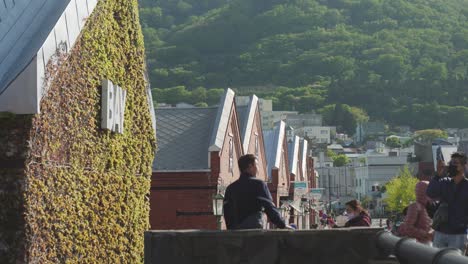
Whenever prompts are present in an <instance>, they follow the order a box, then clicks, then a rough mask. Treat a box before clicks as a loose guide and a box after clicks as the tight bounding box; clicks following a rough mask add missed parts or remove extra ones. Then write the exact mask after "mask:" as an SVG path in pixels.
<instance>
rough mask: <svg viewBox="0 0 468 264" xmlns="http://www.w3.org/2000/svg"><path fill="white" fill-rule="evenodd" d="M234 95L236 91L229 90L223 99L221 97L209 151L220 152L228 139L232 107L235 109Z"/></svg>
mask: <svg viewBox="0 0 468 264" xmlns="http://www.w3.org/2000/svg"><path fill="white" fill-rule="evenodd" d="M234 95H235V93H234V91H233V90H231V89H230V88H228V89H226V91H225V92H224V95H223V97H221V100H220V102H219V107H218V112H217V114H216V121H215V123H214V131H213V133H212V134H211V139H210V145H209V148H208V151H220V150H221V149H222V148H223V144H224V139H225V138H226V132H227V129H228V126H229V120H230V118H229V117H230V115H231V110H232V107H234Z"/></svg>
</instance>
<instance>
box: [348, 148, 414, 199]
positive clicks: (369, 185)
mask: <svg viewBox="0 0 468 264" xmlns="http://www.w3.org/2000/svg"><path fill="white" fill-rule="evenodd" d="M406 165H408V161H407V157H406V156H383V155H371V156H366V165H365V166H362V167H357V168H355V172H356V178H355V182H354V185H355V186H356V197H357V198H358V199H359V200H361V199H363V198H364V197H365V196H368V197H372V196H373V195H374V194H375V193H376V192H378V191H380V189H381V188H382V187H383V186H384V185H385V184H386V183H387V182H389V181H390V180H391V179H393V178H394V177H396V176H397V175H398V173H399V172H400V170H401V169H402V168H403V167H404V166H406Z"/></svg>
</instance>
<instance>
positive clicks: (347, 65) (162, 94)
mask: <svg viewBox="0 0 468 264" xmlns="http://www.w3.org/2000/svg"><path fill="white" fill-rule="evenodd" d="M140 9H141V10H140V11H141V13H140V16H141V21H142V24H143V28H144V34H145V42H146V52H147V60H148V66H149V74H150V78H151V81H152V85H153V87H157V88H160V89H155V90H154V93H155V100H157V101H160V102H161V101H169V100H173V101H187V102H191V103H200V105H204V104H205V103H207V104H211V103H214V102H215V101H216V100H214V101H213V98H216V95H217V94H219V88H224V87H228V86H229V87H233V88H236V89H237V90H238V91H239V92H241V93H246V94H247V93H253V92H255V93H256V94H258V95H261V96H264V97H269V98H272V99H273V100H274V106H275V108H276V109H277V110H281V109H284V110H292V109H295V110H299V111H301V112H308V111H312V110H314V111H319V109H322V111H324V109H325V110H326V109H330V107H331V106H330V105H333V104H338V105H340V104H347V105H349V106H353V107H359V108H362V109H364V110H365V111H367V113H368V114H369V116H370V118H371V119H374V120H384V121H387V122H389V123H391V124H398V125H411V126H412V127H414V128H430V127H468V108H467V106H468V0H328V1H327V0H255V1H252V0H180V1H178V0H140ZM177 86H179V87H177ZM180 86H183V87H180ZM174 87H175V88H174ZM162 88H164V89H162ZM167 88H172V89H169V90H167ZM212 88H218V90H210V89H212ZM327 107H328V108H327ZM328 121H329V122H333V120H328ZM335 125H336V124H335Z"/></svg>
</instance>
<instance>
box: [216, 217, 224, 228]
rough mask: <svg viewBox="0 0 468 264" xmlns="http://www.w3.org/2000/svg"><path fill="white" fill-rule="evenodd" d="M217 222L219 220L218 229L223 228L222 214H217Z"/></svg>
mask: <svg viewBox="0 0 468 264" xmlns="http://www.w3.org/2000/svg"><path fill="white" fill-rule="evenodd" d="M216 222H217V226H218V230H221V229H222V228H223V221H221V216H220V215H218V216H216Z"/></svg>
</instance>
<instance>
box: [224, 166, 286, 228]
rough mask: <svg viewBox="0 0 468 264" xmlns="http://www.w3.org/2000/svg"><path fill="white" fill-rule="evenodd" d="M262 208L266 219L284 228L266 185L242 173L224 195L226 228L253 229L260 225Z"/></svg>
mask: <svg viewBox="0 0 468 264" xmlns="http://www.w3.org/2000/svg"><path fill="white" fill-rule="evenodd" d="M262 208H264V209H265V213H266V215H267V216H268V219H269V220H270V221H271V222H272V223H273V224H275V225H276V226H277V227H278V228H285V226H286V225H285V223H284V220H283V219H282V218H281V216H280V214H279V212H278V210H277V209H276V207H275V205H274V204H273V201H272V198H271V194H270V191H269V190H268V187H267V185H266V184H265V183H264V182H263V181H261V180H259V179H256V178H255V177H253V176H251V175H249V174H246V173H243V174H241V176H240V178H239V179H238V180H237V181H235V182H233V183H232V184H231V185H229V186H228V187H227V189H226V193H225V196H224V219H225V220H226V225H227V229H254V228H261V227H262V219H261V216H262Z"/></svg>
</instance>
